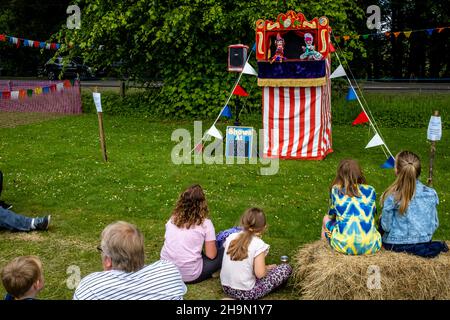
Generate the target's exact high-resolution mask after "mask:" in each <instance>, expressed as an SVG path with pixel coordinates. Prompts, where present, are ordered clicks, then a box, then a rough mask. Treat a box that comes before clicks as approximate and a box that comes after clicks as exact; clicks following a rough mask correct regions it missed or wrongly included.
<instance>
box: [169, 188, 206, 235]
mask: <svg viewBox="0 0 450 320" xmlns="http://www.w3.org/2000/svg"><path fill="white" fill-rule="evenodd" d="M208 214H209V210H208V204H207V202H206V198H205V193H204V192H203V189H202V187H201V186H200V185H198V184H194V185H192V186H190V187H189V188H187V189H186V190H185V191H184V192H183V193H182V194H181V195H180V197H179V198H178V201H177V204H176V207H175V209H174V210H173V212H172V222H173V224H175V225H176V226H177V227H178V228H186V229H189V228H190V227H191V226H195V225H201V224H202V223H203V221H204V220H205V219H206V218H208Z"/></svg>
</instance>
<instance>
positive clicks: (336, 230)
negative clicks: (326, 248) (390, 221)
mask: <svg viewBox="0 0 450 320" xmlns="http://www.w3.org/2000/svg"><path fill="white" fill-rule="evenodd" d="M365 183H366V178H365V177H364V175H363V173H362V170H361V167H360V166H359V164H358V162H356V161H355V160H352V159H346V160H342V161H341V162H340V163H339V166H338V169H337V173H336V178H335V179H334V181H333V183H332V184H331V192H330V198H331V199H330V208H329V211H328V216H325V217H324V219H323V225H322V238H323V239H327V240H328V242H329V243H330V245H331V247H332V248H334V249H335V250H336V251H338V252H341V253H344V254H349V255H364V254H373V253H376V252H377V251H379V250H380V248H381V235H380V234H379V233H378V231H377V229H376V226H375V217H374V216H375V212H376V203H375V201H376V194H375V189H374V188H373V187H372V186H369V185H367V184H365Z"/></svg>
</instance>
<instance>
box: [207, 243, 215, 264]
mask: <svg viewBox="0 0 450 320" xmlns="http://www.w3.org/2000/svg"><path fill="white" fill-rule="evenodd" d="M205 255H206V256H207V257H208V258H209V259H211V260H212V259H214V258H215V257H216V256H217V247H216V241H205Z"/></svg>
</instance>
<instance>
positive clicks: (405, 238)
mask: <svg viewBox="0 0 450 320" xmlns="http://www.w3.org/2000/svg"><path fill="white" fill-rule="evenodd" d="M420 171H421V165H420V159H419V157H418V156H417V155H416V154H414V153H412V152H409V151H402V152H400V153H399V154H397V156H396V158H395V175H396V176H397V177H396V179H395V181H394V183H393V184H392V185H391V186H390V187H389V188H387V190H386V191H385V192H384V193H383V195H382V196H381V205H382V207H383V211H382V215H381V228H382V232H384V234H383V247H384V248H385V249H387V250H392V251H396V252H407V253H411V254H415V255H418V256H422V257H427V258H432V257H435V256H437V255H438V254H439V253H441V252H446V251H448V247H447V244H446V243H445V242H443V241H431V239H432V237H433V233H434V232H435V231H436V229H437V228H438V226H439V220H438V214H437V209H436V206H437V205H438V204H439V198H438V196H437V193H436V191H435V190H434V189H433V188H429V187H427V186H425V185H423V184H422V183H421V182H420V181H419V175H420Z"/></svg>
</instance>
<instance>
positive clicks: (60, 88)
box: [56, 82, 64, 92]
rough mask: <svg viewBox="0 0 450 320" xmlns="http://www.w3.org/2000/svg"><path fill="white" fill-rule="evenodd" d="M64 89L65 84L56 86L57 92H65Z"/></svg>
mask: <svg viewBox="0 0 450 320" xmlns="http://www.w3.org/2000/svg"><path fill="white" fill-rule="evenodd" d="M63 89H64V83H62V82H60V83H57V84H56V91H58V92H59V91H63Z"/></svg>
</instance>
